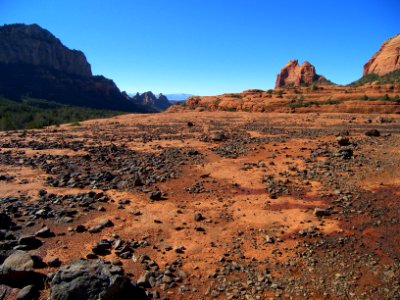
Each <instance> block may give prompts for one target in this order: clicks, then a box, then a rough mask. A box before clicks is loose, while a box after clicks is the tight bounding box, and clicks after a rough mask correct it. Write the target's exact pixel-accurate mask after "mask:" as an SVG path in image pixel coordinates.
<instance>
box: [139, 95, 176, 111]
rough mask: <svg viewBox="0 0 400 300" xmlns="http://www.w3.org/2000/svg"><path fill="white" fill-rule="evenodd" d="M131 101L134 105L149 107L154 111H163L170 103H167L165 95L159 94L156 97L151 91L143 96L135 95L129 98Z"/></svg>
mask: <svg viewBox="0 0 400 300" xmlns="http://www.w3.org/2000/svg"><path fill="white" fill-rule="evenodd" d="M131 101H132V102H133V103H135V104H138V105H143V106H146V107H149V108H151V109H153V110H155V111H163V110H166V109H167V108H168V107H170V106H171V102H169V101H168V98H167V97H166V96H165V95H163V94H161V93H160V94H159V95H158V96H156V95H154V94H153V92H151V91H148V92H145V93H143V94H139V93H136V95H135V96H133V97H132V98H131Z"/></svg>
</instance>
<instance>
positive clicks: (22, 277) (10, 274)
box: [0, 250, 46, 288]
mask: <svg viewBox="0 0 400 300" xmlns="http://www.w3.org/2000/svg"><path fill="white" fill-rule="evenodd" d="M36 260H37V259H35V258H34V257H33V256H31V255H30V254H29V253H27V252H25V251H22V250H16V251H14V252H13V253H12V254H11V255H10V256H9V257H7V258H6V260H5V261H4V262H3V264H2V265H1V267H0V284H6V285H9V286H12V287H20V288H21V287H24V286H26V285H30V284H34V285H36V286H42V285H43V282H44V279H45V277H46V276H45V275H43V274H41V273H38V272H36V271H34V270H33V268H34V267H35V266H36V264H37V263H36Z"/></svg>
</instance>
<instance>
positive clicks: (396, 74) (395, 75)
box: [349, 70, 400, 86]
mask: <svg viewBox="0 0 400 300" xmlns="http://www.w3.org/2000/svg"><path fill="white" fill-rule="evenodd" d="M371 82H376V83H377V84H393V83H395V82H400V70H396V71H393V72H390V73H387V74H385V75H382V76H379V75H377V74H367V75H365V76H363V77H361V78H360V79H359V80H357V81H354V82H352V83H350V84H349V86H362V85H364V84H366V83H371Z"/></svg>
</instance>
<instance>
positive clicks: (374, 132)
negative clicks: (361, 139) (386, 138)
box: [365, 129, 381, 137]
mask: <svg viewBox="0 0 400 300" xmlns="http://www.w3.org/2000/svg"><path fill="white" fill-rule="evenodd" d="M365 135H366V136H374V137H378V136H380V135H381V133H380V132H379V130H377V129H371V130H368V131H366V132H365Z"/></svg>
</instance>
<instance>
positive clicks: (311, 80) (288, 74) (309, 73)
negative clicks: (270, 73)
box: [275, 60, 330, 88]
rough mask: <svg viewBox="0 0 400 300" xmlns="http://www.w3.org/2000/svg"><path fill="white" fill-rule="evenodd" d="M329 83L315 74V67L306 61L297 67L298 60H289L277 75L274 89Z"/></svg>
mask: <svg viewBox="0 0 400 300" xmlns="http://www.w3.org/2000/svg"><path fill="white" fill-rule="evenodd" d="M329 83H330V82H329V81H328V80H327V79H326V78H325V77H324V76H321V75H318V74H317V73H316V71H315V67H314V66H313V65H312V64H310V63H309V62H308V61H305V62H303V63H302V64H301V65H299V63H298V60H291V61H289V62H288V63H287V64H286V66H284V67H283V69H282V70H281V72H280V73H279V74H278V76H277V78H276V83H275V88H283V87H288V86H302V85H306V84H329Z"/></svg>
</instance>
